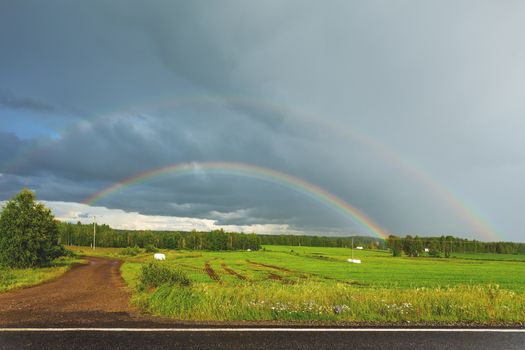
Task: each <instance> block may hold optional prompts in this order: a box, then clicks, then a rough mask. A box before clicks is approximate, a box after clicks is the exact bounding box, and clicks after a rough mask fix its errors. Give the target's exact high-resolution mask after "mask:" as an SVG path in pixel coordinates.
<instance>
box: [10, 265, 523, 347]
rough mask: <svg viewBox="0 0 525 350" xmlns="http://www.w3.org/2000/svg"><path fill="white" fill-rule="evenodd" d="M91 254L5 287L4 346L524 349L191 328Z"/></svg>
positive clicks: (505, 342) (493, 337)
mask: <svg viewBox="0 0 525 350" xmlns="http://www.w3.org/2000/svg"><path fill="white" fill-rule="evenodd" d="M87 260H88V264H87V265H82V266H78V267H75V268H73V269H72V270H70V271H68V272H67V273H66V274H64V276H63V277H61V278H59V279H57V280H54V281H51V282H48V283H44V284H41V285H38V286H34V287H31V288H26V289H21V290H16V291H12V292H8V293H2V294H0V349H22V348H44V349H72V348H83V349H106V348H113V349H128V348H135V349H147V348H160V349H162V348H166V349H168V348H169V349H176V348H180V349H203V348H219V349H425V350H429V349H475V350H482V349H525V332H523V331H521V332H493V331H486V332H472V331H468V332H464V331H451V330H448V331H446V332H444V331H437V330H427V331H424V332H421V331H414V330H411V331H407V330H398V331H393V330H389V331H386V330H380V331H372V330H359V331H356V330H355V329H354V330H337V331H334V330H333V329H329V330H327V331H323V330H322V329H309V330H298V329H294V330H286V329H281V330H278V329H244V330H242V329H239V328H237V329H235V330H231V329H229V330H218V329H216V328H215V329H204V328H203V327H217V326H218V325H217V324H215V325H213V324H208V325H202V324H201V325H198V327H200V328H199V329H188V327H197V325H196V324H195V323H183V322H177V321H172V320H167V319H161V318H153V317H151V316H147V315H141V314H140V313H138V311H137V310H134V309H132V308H130V307H129V304H128V301H129V292H128V290H127V289H126V286H125V283H124V281H123V280H122V277H121V276H120V272H119V267H120V262H119V261H117V260H110V259H102V258H91V257H90V258H87ZM245 326H246V325H245ZM248 326H253V324H252V325H248ZM75 327H76V328H78V327H81V328H82V329H76V330H72V328H75ZM100 327H105V328H110V329H109V330H102V329H100ZM123 327H126V328H127V329H122V330H119V331H116V330H115V328H123ZM177 327H178V328H177ZM237 327H239V325H237ZM16 328H20V329H16ZM36 328H42V329H36ZM51 328H56V329H54V330H52V329H51ZM139 329H141V330H139Z"/></svg>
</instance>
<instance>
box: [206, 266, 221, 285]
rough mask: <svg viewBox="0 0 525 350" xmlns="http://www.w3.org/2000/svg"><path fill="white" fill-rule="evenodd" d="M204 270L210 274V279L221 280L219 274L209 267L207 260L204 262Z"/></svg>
mask: <svg viewBox="0 0 525 350" xmlns="http://www.w3.org/2000/svg"><path fill="white" fill-rule="evenodd" d="M204 271H205V272H206V273H207V274H208V276H210V278H211V279H212V280H214V281H217V282H218V281H220V280H221V278H220V277H219V275H217V273H216V272H215V270H214V269H212V268H211V266H210V262H209V261H208V262H206V263H205V264H204Z"/></svg>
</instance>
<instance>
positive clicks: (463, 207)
mask: <svg viewBox="0 0 525 350" xmlns="http://www.w3.org/2000/svg"><path fill="white" fill-rule="evenodd" d="M148 102H149V104H152V103H153V104H155V105H158V104H159V103H160V104H161V105H170V104H171V105H173V106H174V107H181V106H184V105H201V104H203V105H217V106H225V107H227V106H228V105H233V106H236V107H240V108H255V109H258V110H263V111H268V112H275V113H279V114H280V115H283V116H286V117H291V118H293V119H297V120H308V121H310V122H315V123H319V121H320V120H322V121H323V124H322V126H325V127H328V128H329V131H331V132H334V133H337V134H340V135H342V136H344V137H346V138H348V139H351V140H353V141H354V142H357V143H358V144H359V145H362V146H365V147H367V148H368V149H369V150H371V151H373V153H374V154H375V155H376V156H377V157H378V158H380V159H381V160H382V161H384V162H385V163H387V164H390V165H392V166H393V168H395V169H396V170H398V171H400V172H402V173H404V174H405V175H407V176H409V177H410V178H411V179H414V180H415V182H416V183H418V184H419V185H421V186H422V187H424V188H425V189H426V190H427V191H429V192H430V193H432V194H433V195H434V197H435V198H437V199H439V200H440V201H442V202H444V203H446V204H447V206H448V207H449V208H450V209H451V210H452V211H453V212H454V213H455V214H456V215H458V216H459V217H461V218H462V219H463V221H464V222H466V223H468V224H469V226H470V227H472V228H473V229H474V230H475V232H473V233H475V234H479V235H481V236H482V237H483V238H484V239H485V240H488V241H499V240H502V238H501V237H502V236H501V234H499V233H498V232H497V231H496V230H495V229H494V228H493V227H492V226H491V225H490V224H489V223H488V222H487V221H486V220H484V219H483V218H482V217H481V215H480V214H479V213H478V212H477V210H475V209H474V208H473V207H472V206H471V205H469V204H467V203H466V201H465V200H464V199H462V197H461V196H460V195H458V194H457V193H456V191H454V190H453V189H451V188H450V187H449V186H447V185H446V184H445V183H443V182H442V181H440V180H439V179H437V178H435V177H434V176H432V175H431V174H429V173H428V172H425V171H423V170H422V167H421V166H419V165H418V164H416V163H413V162H410V161H408V160H407V159H406V158H404V157H402V156H401V155H400V154H398V153H397V152H394V151H393V150H392V149H390V148H389V147H387V146H386V145H384V144H382V143H380V142H378V141H377V140H375V139H373V138H371V137H370V136H368V135H366V134H364V133H362V132H361V131H360V130H358V129H356V128H352V127H349V126H347V125H340V124H338V123H334V122H330V121H329V120H328V119H327V118H322V117H319V116H318V115H315V114H311V113H308V112H304V111H300V110H297V109H289V108H286V107H283V106H280V105H278V104H275V103H271V102H268V101H264V100H259V99H250V98H246V97H239V96H221V95H216V96H213V95H212V96H209V95H204V96H202V95H197V96H193V95H189V96H179V97H176V98H173V97H171V96H166V97H160V98H155V99H152V100H151V101H148ZM147 105H148V103H147V102H146V103H145V102H141V103H139V104H133V105H128V106H126V107H124V109H125V110H128V111H129V110H133V109H135V108H136V109H137V111H140V108H141V107H144V106H147ZM115 113H116V112H113V113H108V114H103V115H100V116H94V117H93V118H92V120H91V122H90V124H89V125H93V124H96V123H99V122H101V123H102V122H104V121H105V120H106V118H108V117H111V116H113V115H116V114H115ZM89 125H88V124H86V123H84V122H82V123H79V124H77V125H76V126H75V127H73V128H68V129H67V130H64V131H63V132H61V135H62V137H74V136H75V133H76V132H80V131H81V130H82V129H83V127H86V126H89ZM55 142H56V141H55V140H51V141H50V142H48V143H47V144H44V145H35V146H34V147H33V148H32V149H29V150H27V151H26V152H24V154H21V155H20V156H19V157H17V158H16V159H14V160H13V161H12V162H11V163H9V164H6V165H4V166H3V167H2V168H3V172H5V173H10V172H13V171H14V170H16V168H18V167H20V166H21V165H23V164H24V163H25V162H28V161H29V160H31V159H33V158H37V157H44V156H45V154H44V155H42V154H40V153H44V152H45V151H47V150H49V149H50V147H51V146H52V145H53V144H54V143H55Z"/></svg>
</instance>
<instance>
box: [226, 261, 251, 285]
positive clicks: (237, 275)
mask: <svg viewBox="0 0 525 350" xmlns="http://www.w3.org/2000/svg"><path fill="white" fill-rule="evenodd" d="M221 266H222V268H223V269H224V271H226V273H227V274H229V275H232V276H235V277H237V278H238V279H240V280H242V281H246V280H247V278H246V276H243V275H241V274H240V273H238V272H237V271H235V270H232V269H231V268H229V267H228V265H226V264H224V263H223V264H221Z"/></svg>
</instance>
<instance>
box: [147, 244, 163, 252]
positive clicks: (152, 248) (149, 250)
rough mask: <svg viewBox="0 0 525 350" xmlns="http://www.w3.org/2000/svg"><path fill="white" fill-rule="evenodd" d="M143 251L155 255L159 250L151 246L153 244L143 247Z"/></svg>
mask: <svg viewBox="0 0 525 350" xmlns="http://www.w3.org/2000/svg"><path fill="white" fill-rule="evenodd" d="M144 251H145V252H146V253H156V252H158V251H159V250H158V249H157V248H156V247H155V246H154V245H153V244H146V245H145V246H144Z"/></svg>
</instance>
